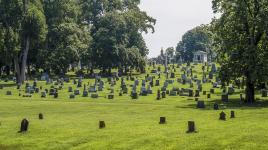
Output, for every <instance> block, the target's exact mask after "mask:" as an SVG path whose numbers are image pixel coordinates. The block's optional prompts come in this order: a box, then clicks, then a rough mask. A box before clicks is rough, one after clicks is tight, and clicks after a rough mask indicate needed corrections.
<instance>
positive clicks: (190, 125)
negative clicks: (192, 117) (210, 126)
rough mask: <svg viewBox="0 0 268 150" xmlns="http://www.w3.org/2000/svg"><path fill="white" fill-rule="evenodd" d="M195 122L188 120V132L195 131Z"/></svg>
mask: <svg viewBox="0 0 268 150" xmlns="http://www.w3.org/2000/svg"><path fill="white" fill-rule="evenodd" d="M195 132H196V129H195V122H194V121H188V131H187V133H195Z"/></svg>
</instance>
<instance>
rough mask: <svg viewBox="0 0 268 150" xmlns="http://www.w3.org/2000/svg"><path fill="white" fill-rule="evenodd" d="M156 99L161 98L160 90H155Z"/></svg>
mask: <svg viewBox="0 0 268 150" xmlns="http://www.w3.org/2000/svg"><path fill="white" fill-rule="evenodd" d="M156 99H157V100H160V99H161V91H160V90H157V98H156Z"/></svg>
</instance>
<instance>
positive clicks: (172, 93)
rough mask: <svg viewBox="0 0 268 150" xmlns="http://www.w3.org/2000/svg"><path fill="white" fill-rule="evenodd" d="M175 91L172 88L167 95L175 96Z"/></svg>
mask: <svg viewBox="0 0 268 150" xmlns="http://www.w3.org/2000/svg"><path fill="white" fill-rule="evenodd" d="M177 94H178V93H177V91H173V90H171V91H170V92H169V96H177Z"/></svg>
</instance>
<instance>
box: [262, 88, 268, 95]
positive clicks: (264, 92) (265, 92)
mask: <svg viewBox="0 0 268 150" xmlns="http://www.w3.org/2000/svg"><path fill="white" fill-rule="evenodd" d="M261 95H262V97H267V95H268V91H267V90H265V89H264V90H262V91H261Z"/></svg>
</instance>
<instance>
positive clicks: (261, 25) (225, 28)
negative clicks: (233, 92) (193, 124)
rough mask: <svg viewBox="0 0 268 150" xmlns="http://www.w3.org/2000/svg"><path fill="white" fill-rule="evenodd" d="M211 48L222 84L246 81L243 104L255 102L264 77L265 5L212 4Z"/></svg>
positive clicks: (259, 1)
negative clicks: (213, 44) (259, 85)
mask: <svg viewBox="0 0 268 150" xmlns="http://www.w3.org/2000/svg"><path fill="white" fill-rule="evenodd" d="M213 10H214V12H215V13H220V14H221V17H220V18H219V19H217V20H215V21H214V23H213V26H214V27H213V29H214V33H216V37H215V46H216V47H217V52H218V56H219V59H218V60H219V62H220V64H221V65H222V67H221V76H222V79H223V81H224V82H228V81H232V80H235V79H237V78H240V77H245V78H246V101H247V102H248V103H252V102H254V101H255V87H256V84H257V83H261V82H264V81H266V79H267V77H268V74H267V68H268V66H267V65H268V59H267V58H268V57H267V56H268V49H267V48H268V47H267V39H268V34H267V33H268V32H267V31H268V30H267V29H268V28H267V27H268V16H267V13H268V1H267V0H243V1H240V0H234V1H230V0H213Z"/></svg>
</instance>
